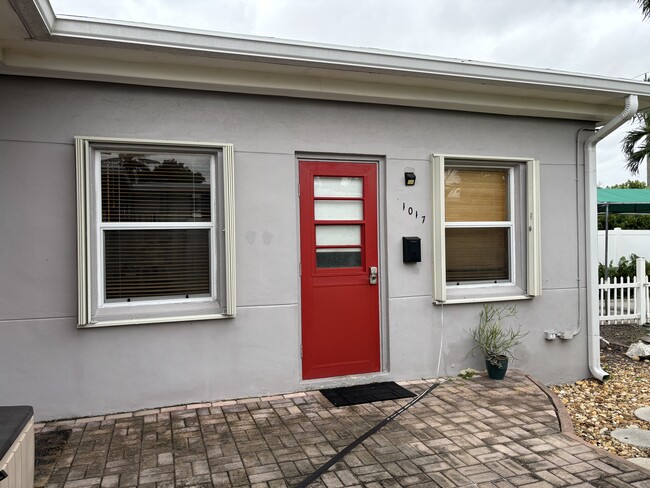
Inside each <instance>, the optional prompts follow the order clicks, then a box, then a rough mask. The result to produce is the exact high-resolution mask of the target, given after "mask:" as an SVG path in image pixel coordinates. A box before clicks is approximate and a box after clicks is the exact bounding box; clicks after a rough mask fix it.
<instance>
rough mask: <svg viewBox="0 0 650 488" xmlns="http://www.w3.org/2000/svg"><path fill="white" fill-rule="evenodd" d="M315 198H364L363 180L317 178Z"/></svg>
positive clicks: (329, 177)
mask: <svg viewBox="0 0 650 488" xmlns="http://www.w3.org/2000/svg"><path fill="white" fill-rule="evenodd" d="M314 196H315V197H362V196H363V178H348V177H331V176H316V177H315V178H314Z"/></svg>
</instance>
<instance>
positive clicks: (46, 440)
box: [34, 429, 72, 488]
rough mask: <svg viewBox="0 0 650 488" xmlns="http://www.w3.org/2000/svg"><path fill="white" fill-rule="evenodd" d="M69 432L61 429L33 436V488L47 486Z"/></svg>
mask: <svg viewBox="0 0 650 488" xmlns="http://www.w3.org/2000/svg"><path fill="white" fill-rule="evenodd" d="M71 432H72V431H71V430H67V429H66V430H63V429H62V430H53V431H50V432H39V433H38V434H36V435H35V436H34V444H35V445H34V488H41V487H44V486H45V485H47V482H48V480H49V479H50V476H51V475H52V472H53V471H54V468H55V466H56V463H57V461H58V460H59V458H60V457H61V454H62V453H63V448H64V447H65V444H66V442H67V441H68V437H70V433H71Z"/></svg>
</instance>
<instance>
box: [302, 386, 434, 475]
mask: <svg viewBox="0 0 650 488" xmlns="http://www.w3.org/2000/svg"><path fill="white" fill-rule="evenodd" d="M440 384H441V383H434V384H433V385H431V386H430V387H429V388H427V389H426V390H424V391H423V392H422V393H420V394H419V395H418V396H416V397H415V398H414V399H413V400H411V401H410V402H408V403H407V404H406V405H404V406H402V407H401V408H399V409H398V410H397V411H395V412H394V413H392V414H391V415H389V416H388V417H386V418H385V419H384V420H382V421H381V422H379V423H378V424H377V425H375V426H374V427H373V428H372V429H370V430H369V431H367V432H366V433H365V434H363V435H361V436H359V437H357V438H356V439H355V440H354V441H352V442H351V443H350V444H348V445H347V446H346V447H344V448H343V449H341V450H340V451H339V452H338V453H336V454H335V455H334V456H333V457H332V458H331V459H330V460H329V461H327V462H326V463H325V464H323V465H322V466H321V467H320V468H318V469H317V470H316V471H314V472H313V473H312V474H311V475H309V476H308V477H307V478H305V479H304V480H303V481H302V482H301V483H300V484H299V485H298V486H297V487H296V488H304V487H306V486H309V485H310V484H311V483H313V482H314V481H316V480H317V479H318V478H320V477H321V476H322V475H323V474H324V473H326V472H327V470H328V469H330V468H331V467H332V466H334V465H335V464H336V463H338V462H339V461H340V460H341V459H343V458H344V457H345V455H346V454H348V453H349V452H350V451H352V449H354V448H355V447H357V446H358V445H359V444H361V443H362V442H363V441H365V440H366V439H367V438H368V437H370V436H371V435H373V434H374V433H376V432H377V431H379V429H381V428H382V427H384V426H385V425H386V424H387V423H389V422H390V421H391V420H393V419H395V418H396V417H398V416H400V415H401V414H402V413H403V412H405V411H406V410H408V409H409V408H411V407H412V406H413V405H415V404H416V403H418V402H419V401H420V400H422V398H424V397H425V396H426V395H428V394H429V393H431V392H432V391H433V390H434V389H435V388H437V387H438V386H440Z"/></svg>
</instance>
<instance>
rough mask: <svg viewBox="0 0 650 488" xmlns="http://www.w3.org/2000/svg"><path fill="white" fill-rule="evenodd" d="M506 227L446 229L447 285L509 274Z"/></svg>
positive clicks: (488, 279) (499, 279)
mask: <svg viewBox="0 0 650 488" xmlns="http://www.w3.org/2000/svg"><path fill="white" fill-rule="evenodd" d="M508 233H509V230H508V229H507V228H503V227H501V228H483V229H451V228H450V229H445V239H446V248H447V284H449V285H453V284H454V283H458V282H467V281H502V280H508V279H509V277H510V270H509V267H510V266H509V261H510V260H509V258H508V255H509V249H508V248H509V245H508V242H509V239H508Z"/></svg>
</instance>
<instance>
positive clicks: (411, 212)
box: [402, 202, 426, 224]
mask: <svg viewBox="0 0 650 488" xmlns="http://www.w3.org/2000/svg"><path fill="white" fill-rule="evenodd" d="M402 210H403V211H404V212H406V213H407V214H409V215H413V216H414V217H415V218H416V219H422V223H423V224H424V221H425V220H426V216H425V215H419V216H418V211H417V210H413V207H407V206H406V203H404V202H402Z"/></svg>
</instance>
